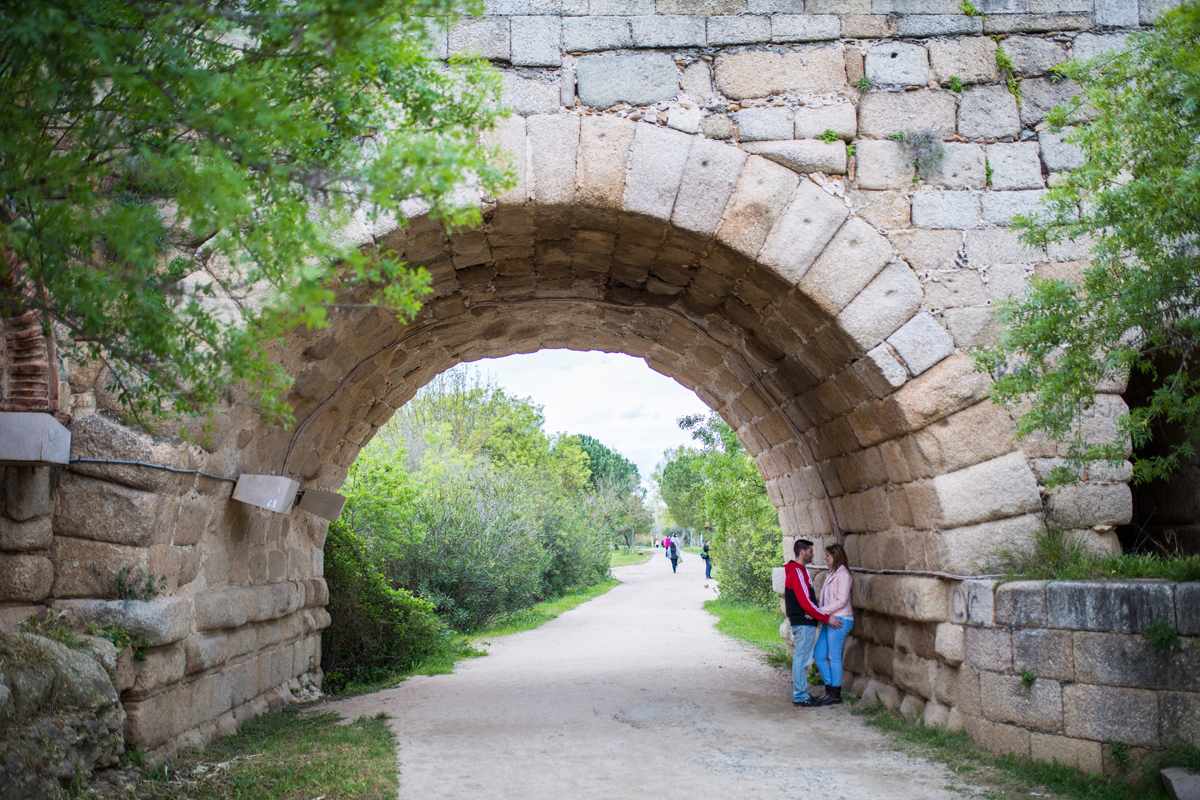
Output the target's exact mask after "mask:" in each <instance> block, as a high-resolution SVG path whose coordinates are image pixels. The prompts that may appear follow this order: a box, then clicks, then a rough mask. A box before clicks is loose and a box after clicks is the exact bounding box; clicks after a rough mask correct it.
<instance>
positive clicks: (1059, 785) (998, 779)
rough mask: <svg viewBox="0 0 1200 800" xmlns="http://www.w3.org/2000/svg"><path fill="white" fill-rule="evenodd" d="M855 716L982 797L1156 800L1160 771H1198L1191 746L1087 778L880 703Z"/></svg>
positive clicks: (1160, 793) (1197, 753)
mask: <svg viewBox="0 0 1200 800" xmlns="http://www.w3.org/2000/svg"><path fill="white" fill-rule="evenodd" d="M853 713H854V714H855V715H859V716H861V717H862V718H863V721H864V722H866V723H867V724H868V725H871V726H873V727H876V728H879V729H880V730H882V731H885V732H886V733H888V734H889V735H891V736H892V737H893V738H894V739H895V740H896V741H897V742H898V743H899V745H900V749H902V750H905V751H908V752H911V753H915V754H916V755H920V756H924V757H926V758H932V759H935V760H937V761H941V762H943V763H945V764H946V766H947V767H948V768H949V769H950V770H951V771H952V772H954V773H955V774H957V775H960V776H963V777H964V778H966V777H967V776H970V780H971V782H972V783H976V784H987V785H990V787H991V791H988V792H986V793H985V795H984V796H985V797H995V798H1016V797H1029V796H1030V795H1031V794H1033V793H1034V792H1040V793H1042V794H1049V795H1051V796H1053V797H1057V798H1063V800H1159V798H1165V797H1167V794H1166V792H1165V790H1164V789H1163V786H1162V782H1161V781H1160V780H1159V779H1158V771H1159V770H1160V769H1162V768H1164V767H1167V766H1184V767H1188V768H1190V769H1197V768H1200V750H1197V749H1195V748H1190V749H1187V750H1176V751H1172V752H1169V753H1166V754H1164V755H1161V756H1157V757H1155V758H1153V759H1150V760H1147V761H1145V762H1143V763H1142V764H1141V765H1138V766H1135V768H1134V774H1133V775H1132V776H1131V778H1132V779H1131V780H1123V779H1119V778H1108V779H1106V778H1103V777H1101V776H1099V775H1089V774H1086V773H1084V772H1081V771H1080V770H1078V769H1076V768H1074V767H1068V766H1064V765H1063V764H1059V763H1057V762H1055V763H1050V764H1047V763H1045V762H1041V761H1033V760H1032V759H1029V758H1020V757H1017V756H1012V755H1008V756H993V755H991V754H989V753H986V752H984V751H983V750H982V749H980V747H979V746H978V745H976V744H975V742H974V741H972V740H971V737H970V736H969V735H968V734H967V733H966V732H965V731H954V732H951V731H947V730H944V729H942V728H934V727H926V726H924V725H921V724H918V723H914V722H909V721H907V720H905V719H903V718H902V717H900V716H899V715H897V714H894V713H891V712H889V711H888V710H887V709H885V708H884V707H883V704H882V703H876V704H875V705H873V706H870V707H867V708H863V707H861V706H860V707H857V708H855V709H854V711H853Z"/></svg>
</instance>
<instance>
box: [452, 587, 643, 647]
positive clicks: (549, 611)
mask: <svg viewBox="0 0 1200 800" xmlns="http://www.w3.org/2000/svg"><path fill="white" fill-rule="evenodd" d="M618 584H620V581H618V580H615V579H612V578H610V579H608V580H606V581H601V582H600V583H597V584H596V585H595V586H589V587H587V588H586V589H580V590H579V591H576V592H572V593H571V594H568V595H565V596H563V597H559V598H557V599H555V600H547V601H545V602H544V603H538V604H537V605H536V606H533V607H532V608H527V609H524V610H523V611H514V612H512V613H511V614H505V615H504V616H503V617H501V618H500V619H497V620H495V621H494V622H492V624H490V625H488V626H487V627H486V628H484V629H483V630H482V631H480V632H479V633H476V634H474V635H473V636H472V637H471V638H472V639H473V640H474V641H475V642H479V641H480V640H482V639H492V638H495V637H496V636H507V635H508V634H510V633H520V632H521V631H527V630H531V629H533V628H536V627H537V626H539V625H541V624H542V623H543V622H549V621H550V620H552V619H554V618H555V617H557V616H558V615H560V614H565V613H566V612H568V611H570V610H571V609H572V608H575V607H576V606H578V605H581V604H583V603H586V602H587V601H588V600H595V599H596V598H597V597H599V596H600V595H602V594H604V593H605V592H607V591H609V590H610V589H612V588H613V587H614V586H617V585H618Z"/></svg>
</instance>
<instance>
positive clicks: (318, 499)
mask: <svg viewBox="0 0 1200 800" xmlns="http://www.w3.org/2000/svg"><path fill="white" fill-rule="evenodd" d="M344 505H346V497H345V495H340V494H338V493H337V492H327V491H325V490H324V489H302V490H301V491H300V493H299V494H297V495H296V508H298V509H300V510H301V511H307V512H308V513H310V514H315V515H316V516H318V517H320V518H321V519H327V520H329V521H330V522H335V521H336V520H337V518H338V515H339V514H341V513H342V507H343V506H344Z"/></svg>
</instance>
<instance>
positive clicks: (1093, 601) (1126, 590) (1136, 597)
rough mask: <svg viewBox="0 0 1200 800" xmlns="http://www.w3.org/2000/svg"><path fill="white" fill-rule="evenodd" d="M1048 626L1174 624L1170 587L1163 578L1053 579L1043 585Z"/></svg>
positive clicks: (1133, 629) (1123, 628)
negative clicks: (1118, 579)
mask: <svg viewBox="0 0 1200 800" xmlns="http://www.w3.org/2000/svg"><path fill="white" fill-rule="evenodd" d="M1046 608H1047V616H1048V621H1049V624H1050V627H1052V628H1068V629H1071V630H1081V631H1113V632H1116V633H1140V632H1141V631H1142V630H1143V629H1144V628H1145V627H1146V626H1147V625H1149V624H1151V623H1154V622H1159V621H1160V620H1165V621H1166V624H1167V625H1169V626H1172V627H1174V625H1175V597H1174V587H1173V585H1172V584H1169V583H1167V582H1165V581H1055V582H1052V583H1049V584H1047V585H1046Z"/></svg>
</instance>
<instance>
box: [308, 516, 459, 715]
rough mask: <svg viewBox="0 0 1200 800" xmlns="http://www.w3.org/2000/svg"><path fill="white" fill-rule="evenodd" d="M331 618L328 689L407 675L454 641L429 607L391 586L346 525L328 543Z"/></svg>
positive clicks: (326, 645) (324, 645)
mask: <svg viewBox="0 0 1200 800" xmlns="http://www.w3.org/2000/svg"><path fill="white" fill-rule="evenodd" d="M325 580H326V582H327V583H328V584H329V605H328V606H327V607H326V610H327V611H328V612H329V616H330V617H331V618H332V622H331V623H330V626H329V627H328V628H327V629H326V630H325V632H324V634H323V635H322V637H321V668H322V669H323V670H324V671H325V689H326V691H330V692H338V691H340V690H341V689H344V688H345V687H346V686H348V685H350V684H352V683H371V682H375V681H379V680H383V679H385V678H387V677H389V676H390V675H394V674H396V673H401V672H404V671H405V670H407V669H409V668H410V667H412V666H413V665H414V664H416V663H417V662H418V661H420V660H421V659H422V658H424V657H426V656H428V655H431V654H433V653H435V652H437V651H438V650H439V649H440V648H441V647H442V646H443V645H444V644H445V643H446V641H447V640H448V639H449V631H448V630H447V629H446V626H445V625H444V624H443V623H442V622H441V620H439V619H438V618H437V616H436V615H435V614H434V609H433V606H432V605H431V604H430V603H427V602H425V601H424V600H421V599H420V598H417V597H414V596H413V595H412V593H411V592H408V591H406V590H404V589H393V588H391V587H390V586H388V584H387V581H386V580H384V577H383V575H382V573H380V571H379V570H378V569H377V568H376V567H375V566H374V565H373V564H372V563H371V559H370V558H369V556H368V554H367V550H366V548H365V547H364V546H363V543H362V542H361V541H360V540H359V539H358V537H357V536H355V535H354V533H353V532H352V531H350V530H349V529H347V528H346V527H345V526H343V525H341V524H334V525H332V526H330V529H329V536H328V537H327V538H326V539H325Z"/></svg>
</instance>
